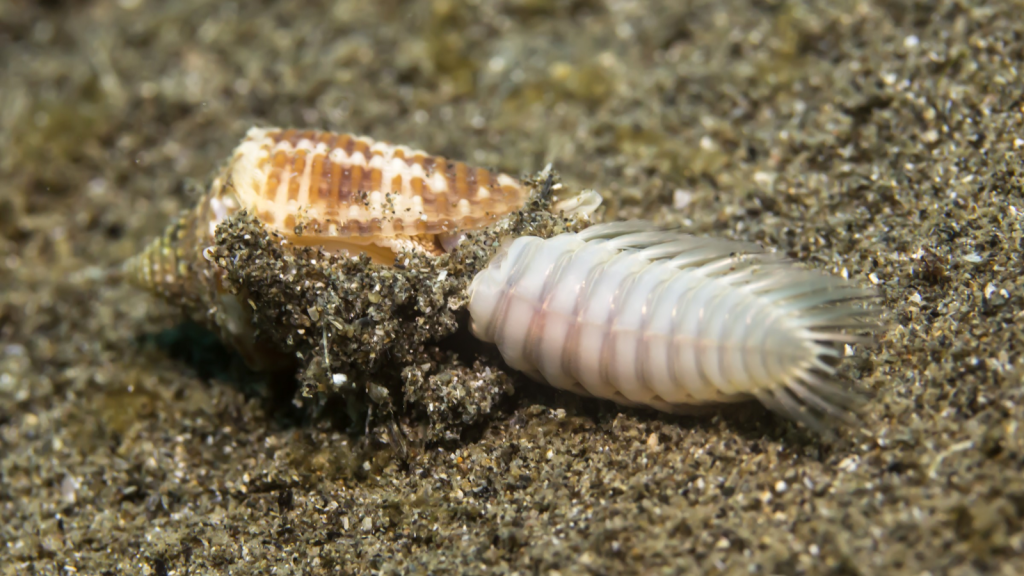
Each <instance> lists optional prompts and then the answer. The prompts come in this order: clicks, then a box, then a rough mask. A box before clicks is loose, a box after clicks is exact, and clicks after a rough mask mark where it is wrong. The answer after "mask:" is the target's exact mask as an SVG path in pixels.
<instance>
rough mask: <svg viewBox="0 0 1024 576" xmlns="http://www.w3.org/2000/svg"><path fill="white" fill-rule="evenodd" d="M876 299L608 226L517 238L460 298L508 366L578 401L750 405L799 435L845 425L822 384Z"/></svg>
mask: <svg viewBox="0 0 1024 576" xmlns="http://www.w3.org/2000/svg"><path fill="white" fill-rule="evenodd" d="M875 296H876V293H875V292H874V291H872V290H867V289H862V288H859V287H856V286H853V285H851V284H850V283H848V282H846V281H844V280H843V279H841V278H839V277H837V276H830V275H826V274H823V273H821V272H817V271H813V270H807V269H802V268H799V267H797V266H795V265H793V264H791V263H789V262H787V261H786V260H784V259H782V258H780V257H778V256H776V255H775V254H773V253H768V252H765V251H764V250H763V249H762V248H761V247H760V246H758V245H756V244H748V243H742V242H735V241H729V240H716V239H707V238H698V237H695V236H690V235H687V234H682V233H679V232H676V231H666V230H660V229H658V228H657V227H656V226H655V225H654V224H652V223H650V222H643V221H634V222H616V223H610V224H599V225H595V226H591V227H590V228H587V229H585V230H583V231H582V232H579V233H569V234H561V235H558V236H555V237H553V238H549V239H546V240H543V239H540V238H536V237H529V236H526V237H521V238H517V239H516V240H514V241H513V242H512V243H511V245H509V246H508V247H507V250H506V251H505V252H503V253H500V254H499V255H497V256H496V257H495V258H494V260H492V261H491V263H490V264H489V265H488V267H487V268H486V269H485V270H483V271H482V272H480V273H478V274H477V276H476V277H475V278H474V280H473V282H472V284H471V285H470V288H469V298H470V302H469V311H470V316H471V329H472V331H473V333H474V334H475V335H476V336H477V337H479V338H480V339H482V340H484V341H487V342H494V343H496V344H497V346H498V349H499V351H500V352H501V355H502V357H503V358H504V359H505V361H506V362H507V363H508V364H509V366H511V367H513V368H516V369H518V370H521V371H523V372H525V373H526V374H527V375H529V376H530V377H532V378H534V379H536V380H539V381H541V382H547V383H550V384H552V385H554V386H557V387H559V388H563V389H566V390H570V391H573V392H576V393H579V394H584V395H593V396H597V397H600V398H606V399H610V400H614V401H616V402H619V403H622V404H627V405H642V406H650V407H653V408H657V409H659V410H664V411H670V412H675V411H687V407H692V406H696V405H702V404H715V403H724V402H734V401H739V400H745V399H748V398H751V397H754V398H757V399H758V400H760V401H761V402H762V403H763V404H765V405H766V406H767V407H769V408H772V409H774V410H776V411H778V412H781V413H782V414H785V415H787V416H789V417H792V418H795V419H798V420H800V421H802V422H804V423H806V424H808V425H811V426H814V427H821V417H836V418H841V419H844V420H847V421H849V420H851V419H852V415H851V414H849V413H848V412H847V411H846V410H845V408H847V407H848V406H850V404H851V403H852V402H853V401H855V400H856V399H857V398H856V396H855V395H852V394H851V393H849V392H847V391H845V390H843V389H842V388H840V387H839V386H838V385H836V384H834V383H833V382H831V376H833V375H834V372H835V371H834V369H833V368H832V367H831V366H830V365H829V364H828V363H826V361H825V360H826V359H828V358H835V357H837V356H838V355H839V352H838V351H837V350H836V345H839V344H843V343H847V342H861V341H865V340H866V338H865V337H863V336H860V335H858V334H856V333H857V332H866V331H871V330H872V329H874V328H876V327H877V326H876V325H875V324H872V323H869V322H866V321H865V318H872V317H874V316H876V315H877V313H878V310H877V309H875V308H872V307H870V306H867V307H863V306H861V302H860V301H862V300H868V301H870V300H872V299H873V298H874V297H875Z"/></svg>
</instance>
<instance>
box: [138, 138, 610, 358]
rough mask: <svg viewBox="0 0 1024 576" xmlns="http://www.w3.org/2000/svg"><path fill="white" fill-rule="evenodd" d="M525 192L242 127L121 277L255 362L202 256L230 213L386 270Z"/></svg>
mask: <svg viewBox="0 0 1024 576" xmlns="http://www.w3.org/2000/svg"><path fill="white" fill-rule="evenodd" d="M529 194H530V188H529V187H527V186H524V185H523V184H521V183H520V182H518V181H517V180H516V179H514V178H512V177H511V176H508V175H506V174H499V173H495V172H491V171H488V170H485V169H482V168H473V167H470V166H467V165H466V164H464V163H462V162H454V161H450V160H448V159H446V158H443V157H440V156H432V155H429V154H427V153H425V152H422V151H419V150H414V149H412V148H409V147H407V146H395V145H391V144H387V143H384V142H377V141H374V140H373V139H371V138H368V137H366V136H354V135H350V134H338V133H333V132H323V131H315V130H283V129H278V128H252V129H250V130H249V132H248V133H247V134H246V136H245V138H244V139H243V140H242V142H241V143H240V144H239V145H238V147H237V148H235V151H234V153H233V154H232V156H231V159H230V160H229V161H228V163H227V164H226V166H225V167H224V169H223V170H222V171H221V172H220V174H219V175H218V176H217V177H216V178H214V180H213V182H212V184H211V186H210V189H209V191H208V192H207V193H206V194H205V195H204V196H203V198H202V199H201V200H200V201H199V203H198V204H197V205H196V206H195V207H194V208H193V209H192V210H190V211H188V212H187V213H186V214H184V215H183V216H182V217H181V218H180V219H179V220H178V221H177V222H175V223H174V224H172V225H171V226H170V227H169V228H168V229H167V230H166V232H165V233H164V234H163V236H161V237H160V238H158V239H157V240H155V241H154V242H153V243H152V244H150V245H149V246H148V247H147V248H145V249H144V250H143V251H142V252H141V253H140V254H139V255H137V256H136V257H134V258H132V259H131V260H129V261H128V262H127V263H126V264H125V271H126V275H127V276H128V278H129V279H130V280H131V281H132V282H134V283H135V284H136V285H139V286H141V287H143V288H145V289H147V290H149V291H151V292H154V293H157V294H159V295H161V296H163V297H165V298H166V299H168V300H170V301H172V302H173V303H175V304H178V305H179V306H182V307H183V308H184V309H185V310H186V311H187V312H188V313H189V315H190V316H191V317H192V318H193V319H195V320H196V321H199V322H201V323H204V324H207V325H209V326H211V327H213V328H216V329H218V331H219V332H220V334H221V337H222V338H224V339H225V340H227V341H229V342H230V343H232V344H233V345H234V346H235V347H236V348H238V349H239V350H240V351H241V352H242V353H243V355H245V356H246V358H247V360H250V363H251V364H253V365H258V364H259V362H258V361H257V360H258V359H259V358H260V357H261V352H260V351H256V350H253V349H252V327H251V326H250V325H249V318H248V317H249V315H248V313H247V312H246V310H245V295H244V294H242V295H235V294H231V293H230V292H229V290H228V288H227V286H226V285H225V282H224V278H223V271H222V270H221V269H220V268H219V267H218V266H217V265H216V264H215V263H214V262H213V261H212V259H211V258H210V252H209V248H210V247H211V246H213V244H214V239H215V233H216V229H217V226H218V225H219V224H220V223H221V222H223V221H224V220H225V219H226V218H227V217H228V216H230V215H231V214H233V213H234V212H237V211H239V210H242V209H245V210H247V211H249V212H250V213H251V214H254V215H255V216H257V217H258V218H259V219H260V221H261V222H262V223H263V224H264V225H265V226H266V227H267V228H268V229H269V230H270V231H272V232H276V233H278V234H280V235H282V236H283V237H284V238H285V239H287V240H288V241H289V242H291V243H292V244H295V245H304V246H319V247H322V248H324V249H325V250H328V251H331V252H335V253H340V254H348V255H351V256H358V255H359V254H360V253H366V254H367V255H369V256H370V258H372V259H373V260H374V261H375V262H377V263H380V264H385V265H391V264H393V263H394V259H395V256H397V255H398V254H399V253H401V252H403V251H419V252H422V253H426V254H434V255H437V254H441V253H443V252H444V247H445V246H451V244H452V243H453V241H457V239H458V237H459V235H460V234H461V233H463V232H466V231H471V230H474V229H479V228H482V227H485V226H488V225H490V224H492V223H494V222H496V221H497V220H499V219H500V218H501V217H502V216H505V215H507V214H509V213H511V212H514V211H516V210H519V209H520V208H522V207H523V205H524V204H525V203H526V202H527V200H528V199H529ZM595 196H596V195H595ZM598 198H599V197H598Z"/></svg>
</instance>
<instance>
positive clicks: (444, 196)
mask: <svg viewBox="0 0 1024 576" xmlns="http://www.w3.org/2000/svg"><path fill="white" fill-rule="evenodd" d="M228 171H229V173H230V176H231V181H232V184H233V186H234V192H235V194H236V195H237V197H238V200H239V203H240V204H241V206H242V207H243V208H247V209H249V210H250V211H252V212H254V213H256V214H259V215H260V218H261V219H262V220H263V221H264V224H266V225H267V226H269V227H271V228H274V229H276V230H277V231H279V232H280V233H282V234H284V235H286V236H293V235H294V231H293V228H294V225H291V224H293V222H295V218H298V220H299V221H301V222H302V223H304V224H315V226H310V228H313V229H309V230H307V231H306V232H305V234H307V235H310V234H311V235H313V236H314V237H315V236H321V237H352V236H363V237H365V236H374V237H393V236H396V235H405V234H440V233H447V232H453V231H455V230H470V229H473V228H477V227H481V226H486V225H488V224H490V223H492V222H493V221H495V220H496V219H498V218H499V217H501V216H502V215H504V214H507V213H509V212H512V211H515V210H517V209H519V208H521V207H522V206H523V204H524V203H525V202H526V200H527V196H528V193H529V191H528V189H527V188H525V187H524V186H523V185H522V184H520V183H519V182H518V181H516V180H515V179H514V178H512V177H510V176H508V175H506V174H498V173H492V172H489V171H487V170H485V169H482V168H476V167H471V166H468V165H466V164H464V163H462V162H454V161H450V160H448V159H446V158H444V157H440V156H431V155H429V154H427V153H425V152H423V151H420V150H414V149H410V148H408V147H406V146H395V145H391V144H388V143H385V142H378V141H375V140H373V139H371V138H368V137H365V136H354V135H349V134H335V133H331V132H321V131H298V130H281V129H277V128H267V129H265V128H253V129H251V130H250V131H249V132H248V134H247V135H246V137H245V139H244V140H243V141H242V143H241V144H240V145H239V146H238V148H236V150H235V153H234V156H233V158H232V162H231V165H230V166H229V167H228ZM289 216H292V217H293V218H291V219H289V218H288V217H289ZM312 240H314V238H306V239H305V242H304V243H306V242H309V241H312Z"/></svg>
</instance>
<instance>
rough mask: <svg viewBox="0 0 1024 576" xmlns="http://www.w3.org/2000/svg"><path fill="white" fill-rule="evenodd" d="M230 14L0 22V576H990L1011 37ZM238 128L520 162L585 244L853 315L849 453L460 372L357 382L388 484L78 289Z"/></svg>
mask: <svg viewBox="0 0 1024 576" xmlns="http://www.w3.org/2000/svg"><path fill="white" fill-rule="evenodd" d="M260 4H261V6H260V7H257V6H255V5H253V4H252V3H234V2H201V1H196V0H184V1H180V2H173V3H172V2H159V3H158V2H154V1H152V0H120V1H119V2H112V1H102V0H93V1H89V2H59V1H57V2H39V3H33V2H26V1H13V0H8V1H6V2H2V1H0V65H2V67H3V73H2V74H0V542H2V544H3V546H0V574H3V575H4V576H6V575H13V574H18V575H21V574H58V573H61V574H70V573H79V574H178V575H183V574H205V573H218V572H219V573H228V572H230V573H233V574H250V573H251V574H320V573H331V574H335V573H340V574H426V573H433V574H449V573H464V574H492V573H493V574H499V573H500V574H506V573H519V574H534V573H538V574H552V575H553V574H562V575H568V574H633V573H637V574H640V573H643V574H652V573H658V574H662V573H664V574H673V573H681V572H686V571H691V572H693V573H705V574H844V575H845V574H864V575H871V574H913V575H920V574H926V573H928V574H934V575H938V574H951V575H953V574H955V575H967V574H983V573H992V574H1016V573H1021V572H1024V561H1022V560H1021V558H1024V554H1022V553H1024V532H1022V524H1024V522H1022V519H1024V479H1022V473H1021V468H1022V464H1024V430H1021V428H1020V427H1019V425H1018V423H1019V422H1020V421H1021V418H1022V407H1021V406H1022V402H1024V398H1022V396H1024V387H1022V372H1021V369H1020V368H1019V365H1020V363H1021V361H1022V360H1021V357H1020V356H1021V349H1022V342H1024V336H1022V332H1021V329H1020V328H1019V327H1018V325H1017V322H1018V317H1019V316H1020V314H1021V312H1020V311H1021V310H1022V306H1021V304H1022V296H1024V280H1022V278H1021V274H1020V273H1021V270H1022V265H1021V248H1022V231H1021V215H1022V213H1024V202H1022V187H1024V176H1022V175H1024V163H1022V161H1021V155H1022V153H1024V130H1022V121H1024V118H1022V111H1024V108H1022V106H1024V100H1022V97H1021V94H1022V93H1024V82H1022V81H1021V78H1020V76H1019V74H1020V73H1019V70H1018V67H1019V63H1020V62H1021V61H1022V60H1024V20H1022V19H1021V18H1020V16H1019V14H1020V5H1019V3H1015V2H1009V1H1004V2H985V3H982V2H975V3H971V2H944V1H941V2H936V3H931V4H924V3H918V2H909V1H906V2H877V1H876V2H853V1H838V2H825V1H822V2H817V3H813V2H798V1H794V2H755V1H738V0H737V1H730V2H724V3H720V2H711V1H707V2H688V3H684V2H677V1H675V0H664V1H663V2H657V1H653V2H632V1H611V0H608V1H606V2H600V1H590V0H551V1H545V0H505V1H500V2H488V1H481V2H467V3H463V2H456V1H453V0H432V1H430V2H415V3H412V2H410V3H401V2H397V1H395V0H382V1H379V2H369V3H367V2H356V1H340V2H333V3H327V2H303V3H297V2H296V3H285V2H279V3H272V2H265V3H260ZM254 124H261V125H277V126H297V127H316V128H326V129H332V130H344V131H351V132H356V133H365V134H370V135H372V136H374V137H376V138H379V139H383V140H389V141H392V142H396V143H404V144H410V145H414V146H416V147H418V148H422V149H424V150H429V151H431V152H434V153H438V154H443V155H445V156H447V157H450V158H458V159H464V160H466V161H469V162H472V163H474V164H479V165H483V166H488V167H494V168H497V169H500V170H503V171H507V172H509V173H511V174H516V175H530V174H535V173H536V172H537V171H539V170H541V169H542V168H543V167H544V166H545V165H546V164H547V163H549V162H550V163H553V165H554V167H555V169H556V170H557V171H558V173H559V175H560V177H561V179H562V181H563V182H564V183H565V185H566V186H568V187H574V188H585V187H591V188H595V189H597V190H598V191H599V192H601V194H602V195H603V196H604V198H605V206H606V208H605V209H604V212H603V213H602V215H601V217H602V218H603V219H622V218H640V217H645V218H651V219H654V220H656V221H657V222H659V223H663V224H675V225H681V226H683V227H685V228H686V229H687V230H689V231H692V232H695V233H699V234H706V235H714V236H721V237H730V238H737V239H744V240H753V241H758V242H761V243H763V244H765V245H767V246H770V247H773V248H776V249H778V250H780V251H783V252H785V253H788V254H789V255H791V256H792V257H794V258H797V259H799V260H801V261H804V262H806V263H807V264H808V265H810V266H814V267H817V268H821V269H824V270H828V271H830V272H834V273H845V274H848V275H849V276H850V277H851V278H854V279H856V280H858V281H861V282H863V283H865V284H874V285H876V286H877V287H878V289H879V290H880V291H881V292H882V294H883V295H884V304H885V306H886V308H887V314H886V320H887V322H888V329H887V330H886V331H885V332H884V333H883V334H882V335H881V337H880V338H879V342H878V343H877V345H876V346H874V347H869V348H866V347H859V346H858V347H857V348H856V349H855V350H853V351H852V355H851V356H850V357H848V358H846V359H845V360H844V362H843V364H842V368H841V373H842V375H843V377H844V378H845V379H846V380H847V381H856V382H857V383H859V385H860V386H861V387H863V388H866V389H867V390H869V391H871V392H872V394H873V400H872V401H871V403H870V404H868V405H867V407H866V408H865V410H864V413H863V418H864V420H865V425H864V427H863V429H857V430H845V431H844V432H842V433H841V434H840V435H839V436H838V437H837V438H822V437H820V436H817V435H815V434H812V433H809V432H807V431H805V430H804V429H802V428H800V427H798V426H796V425H794V424H793V423H790V422H788V421H785V420H783V419H781V418H778V417H776V416H774V415H772V414H771V413H769V412H767V411H766V410H764V409H762V408H760V407H758V406H756V405H743V406H737V407H731V408H729V409H728V410H723V411H720V412H717V413H714V414H713V415H711V416H709V417H704V418H692V417H682V416H668V415H663V414H659V413H656V412H651V411H644V410H633V409H627V408H621V407H618V406H615V405H613V404H610V403H608V402H602V401H596V400H591V399H583V398H578V397H575V396H572V395H569V394H565V393H561V392H558V391H555V390H552V389H549V388H547V387H544V386H540V385H537V384H533V383H530V382H529V381H527V380H526V379H525V378H523V377H521V376H518V375H515V374H514V373H512V372H506V371H504V370H503V369H502V366H501V365H500V363H497V362H496V361H495V360H494V358H495V355H494V354H493V353H489V352H488V351H487V350H485V349H482V348H481V347H472V346H470V345H468V344H465V346H466V348H464V349H463V348H460V349H459V350H464V351H463V352H462V353H461V355H460V358H461V361H462V363H463V365H464V369H463V370H461V371H456V372H455V373H447V374H448V376H447V379H446V378H445V377H443V376H444V373H442V374H434V375H433V376H434V378H433V379H431V377H430V375H416V374H410V376H409V380H408V381H406V382H404V383H402V382H397V383H396V382H385V383H384V385H385V386H386V387H390V388H391V389H396V390H402V389H403V386H418V387H420V388H418V390H421V391H422V392H423V394H422V395H421V396H417V397H415V398H412V399H411V400H409V401H410V402H413V403H415V402H420V403H431V402H432V403H435V404H436V405H437V406H439V408H438V410H439V411H440V412H439V413H437V414H424V413H418V412H415V411H410V412H408V413H407V414H405V416H404V418H405V419H404V420H403V422H402V425H403V426H405V427H408V428H412V429H419V430H420V431H421V434H420V435H419V436H415V435H413V436H412V437H411V438H412V439H411V440H410V441H409V445H408V446H406V447H405V450H404V453H403V451H402V450H399V449H398V448H397V447H396V446H395V443H394V442H393V438H392V437H390V436H389V435H388V433H387V426H385V425H384V424H383V422H384V421H385V420H384V419H383V418H381V417H380V416H379V415H378V417H377V418H376V419H371V422H373V423H375V425H374V426H372V427H371V429H370V434H369V435H366V434H365V433H364V432H365V431H364V430H363V429H362V427H361V426H359V425H358V424H360V423H361V422H362V421H363V420H364V419H365V417H364V416H363V413H364V410H366V409H368V406H363V405H359V406H353V405H346V404H345V403H344V402H340V401H338V400H337V399H333V400H331V401H329V402H327V403H326V404H324V403H321V402H319V401H317V399H316V398H307V397H305V396H303V395H302V394H301V393H300V391H299V389H300V388H301V387H302V385H303V382H304V381H303V377H305V378H307V380H308V379H309V378H314V379H315V376H316V374H315V373H309V374H305V376H303V377H300V378H299V379H298V380H297V381H296V380H294V379H292V378H291V377H290V375H285V376H280V375H274V376H267V375H259V374H253V373H250V372H247V371H246V370H244V369H243V368H242V367H240V366H239V365H238V362H237V358H235V357H234V356H232V355H231V354H230V353H229V352H227V351H226V350H224V349H223V348H222V347H220V346H219V345H218V344H217V343H216V341H215V340H212V339H211V337H210V335H209V334H207V333H204V332H202V331H199V330H197V329H195V328H193V327H190V326H187V325H182V323H181V319H180V316H179V314H178V312H177V311H176V310H175V309H174V308H173V307H172V306H170V305H168V304H166V303H163V302H160V301H158V300H157V299H155V298H152V297H150V296H149V295H147V294H144V293H142V292H140V291H138V290H136V289H133V288H131V287H129V286H127V285H125V284H124V283H122V282H119V281H118V280H117V279H116V278H114V277H110V276H108V275H107V271H108V270H110V269H112V268H114V267H116V266H118V265H119V263H120V262H122V261H123V260H124V259H125V258H127V257H129V256H131V255H132V254H134V253H135V252H136V251H138V250H139V249H141V248H142V246H143V245H144V244H145V243H146V242H148V241H149V240H150V239H152V238H153V237H154V236H156V235H157V234H159V233H160V232H162V230H163V228H164V227H165V226H166V225H167V223H168V222H169V221H170V220H171V219H172V218H173V217H174V216H175V215H176V214H177V213H178V212H179V211H180V210H182V209H184V208H186V207H188V206H190V205H191V204H192V203H193V202H194V201H195V199H196V198H197V197H198V195H199V194H200V193H201V192H202V190H203V189H204V188H205V186H206V185H207V184H208V183H209V179H210V178H211V176H212V174H213V173H214V171H215V169H216V168H217V166H218V164H219V163H220V162H221V161H222V160H224V159H225V158H226V157H227V155H228V153H229V152H230V151H231V149H232V148H233V147H234V146H235V144H236V143H237V142H238V140H239V139H240V138H241V137H242V135H243V134H244V133H245V130H246V129H247V128H248V127H249V126H251V125H254ZM844 271H845V272H844ZM453 346H454V345H453ZM477 361H478V362H479V365H477V366H474V362H477ZM481 374H490V375H498V374H500V375H501V376H500V379H501V382H499V383H498V384H500V385H498V384H496V387H494V388H489V389H488V390H487V391H486V392H485V393H479V394H477V395H476V396H474V395H473V394H474V392H473V390H476V389H474V388H473V387H472V386H469V385H468V384H467V383H468V382H471V381H474V379H476V378H480V377H481V376H480V375H481ZM494 378H498V376H494ZM506 380H507V381H506ZM506 384H507V386H506Z"/></svg>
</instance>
